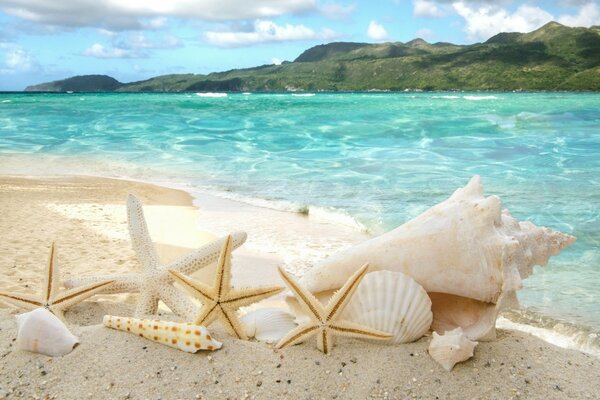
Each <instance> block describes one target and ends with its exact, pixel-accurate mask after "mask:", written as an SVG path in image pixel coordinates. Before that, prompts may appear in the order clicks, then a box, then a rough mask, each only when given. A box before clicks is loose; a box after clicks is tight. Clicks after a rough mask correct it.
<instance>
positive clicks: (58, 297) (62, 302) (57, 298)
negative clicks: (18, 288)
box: [0, 242, 113, 320]
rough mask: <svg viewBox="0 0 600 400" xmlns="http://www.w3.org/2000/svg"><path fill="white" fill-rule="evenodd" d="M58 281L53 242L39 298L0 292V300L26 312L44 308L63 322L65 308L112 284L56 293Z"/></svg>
mask: <svg viewBox="0 0 600 400" xmlns="http://www.w3.org/2000/svg"><path fill="white" fill-rule="evenodd" d="M59 279H60V272H59V270H58V262H57V256H56V250H55V245H54V242H52V246H51V247H50V257H49V259H48V267H47V268H46V279H45V281H44V287H43V292H42V294H41V296H39V297H37V296H36V297H32V296H27V295H23V294H17V293H9V292H0V299H2V300H4V301H5V302H7V303H10V304H13V305H15V306H17V307H21V308H24V309H26V310H34V309H36V308H39V307H44V308H46V309H48V310H49V311H50V312H52V313H53V314H54V315H56V316H57V317H59V318H60V319H62V320H64V312H65V310H66V309H67V308H69V307H71V306H74V305H75V304H77V303H80V302H82V301H84V300H85V299H87V298H88V297H91V296H93V295H95V294H96V293H99V292H100V291H101V290H103V289H105V288H107V287H109V286H110V285H111V284H112V283H113V281H110V280H109V281H102V282H94V283H91V284H89V285H85V286H81V287H78V288H75V289H71V290H67V291H62V292H58V288H59V287H60V280H59Z"/></svg>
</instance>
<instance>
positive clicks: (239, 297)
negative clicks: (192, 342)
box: [169, 236, 283, 340]
mask: <svg viewBox="0 0 600 400" xmlns="http://www.w3.org/2000/svg"><path fill="white" fill-rule="evenodd" d="M231 242H232V239H231V236H228V237H227V239H226V240H225V243H224V244H223V249H222V250H221V254H220V255H219V262H218V264H217V272H216V274H215V280H214V283H213V285H212V287H211V286H208V285H205V284H204V283H202V282H198V281H196V280H193V279H190V278H189V277H187V276H185V275H183V274H182V273H181V272H179V271H176V270H169V272H170V273H171V275H172V276H173V279H175V281H176V282H177V283H179V284H180V285H182V286H183V287H184V288H185V289H187V290H188V292H189V293H190V294H192V296H194V297H196V298H198V299H199V300H200V301H201V302H202V304H203V305H202V308H201V309H200V312H199V314H198V315H197V316H196V318H195V320H194V323H195V324H196V325H204V326H209V325H210V324H211V323H212V322H213V321H214V320H215V319H219V321H221V323H222V324H223V326H224V327H225V328H226V329H227V330H228V331H229V333H231V335H233V336H236V337H238V338H239V339H243V340H247V339H248V337H247V336H246V334H245V332H244V329H243V327H242V324H241V322H240V320H239V318H238V316H237V310H238V308H240V307H242V306H246V305H248V304H252V303H255V302H257V301H260V300H262V299H265V298H267V297H270V296H273V295H274V294H277V293H279V292H281V291H282V290H283V288H282V287H280V286H262V287H256V288H244V289H233V288H232V287H231V247H232V244H231Z"/></svg>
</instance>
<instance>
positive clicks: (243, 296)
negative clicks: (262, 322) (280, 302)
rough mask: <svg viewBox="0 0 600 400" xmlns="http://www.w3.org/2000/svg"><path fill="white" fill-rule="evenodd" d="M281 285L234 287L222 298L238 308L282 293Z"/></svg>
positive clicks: (224, 301)
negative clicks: (247, 287)
mask: <svg viewBox="0 0 600 400" xmlns="http://www.w3.org/2000/svg"><path fill="white" fill-rule="evenodd" d="M281 291H283V288H282V287H281V286H262V287H256V288H249V289H233V290H230V291H229V293H227V295H225V296H224V297H222V298H221V303H224V304H227V306H228V307H231V308H234V309H236V310H237V309H238V308H240V307H243V306H246V305H249V304H252V303H256V302H258V301H261V300H262V299H266V298H267V297H271V296H274V295H276V294H277V293H281Z"/></svg>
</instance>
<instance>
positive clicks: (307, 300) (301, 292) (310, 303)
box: [279, 267, 325, 321]
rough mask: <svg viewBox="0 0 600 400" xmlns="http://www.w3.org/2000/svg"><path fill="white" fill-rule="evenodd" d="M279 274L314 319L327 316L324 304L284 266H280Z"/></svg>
mask: <svg viewBox="0 0 600 400" xmlns="http://www.w3.org/2000/svg"><path fill="white" fill-rule="evenodd" d="M279 274H280V275H281V278H282V279H283V281H284V282H285V283H286V285H287V286H288V287H289V288H290V289H291V290H292V292H294V294H295V295H296V298H297V299H298V304H299V305H300V307H301V308H302V309H303V310H304V312H305V313H306V314H307V315H308V316H309V318H311V319H312V320H314V321H321V320H322V319H323V318H324V316H325V310H324V308H323V305H322V304H321V303H320V302H319V300H317V298H316V297H315V296H314V295H313V294H312V293H311V292H309V291H308V290H306V289H305V288H303V287H302V286H300V285H299V284H298V282H296V281H295V280H294V279H293V278H292V277H291V276H290V275H289V274H288V273H287V272H285V271H284V270H283V268H281V267H279Z"/></svg>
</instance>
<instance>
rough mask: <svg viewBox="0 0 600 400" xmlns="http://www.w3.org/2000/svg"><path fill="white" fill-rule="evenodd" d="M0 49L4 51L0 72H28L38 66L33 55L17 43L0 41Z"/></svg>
mask: <svg viewBox="0 0 600 400" xmlns="http://www.w3.org/2000/svg"><path fill="white" fill-rule="evenodd" d="M0 51H4V64H3V65H0V74H15V73H21V72H29V71H32V70H37V69H39V67H40V66H39V64H38V62H37V61H36V60H35V58H34V57H33V55H32V54H31V53H29V52H28V51H27V50H25V49H24V48H23V47H21V46H19V45H18V44H15V43H2V42H0Z"/></svg>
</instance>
